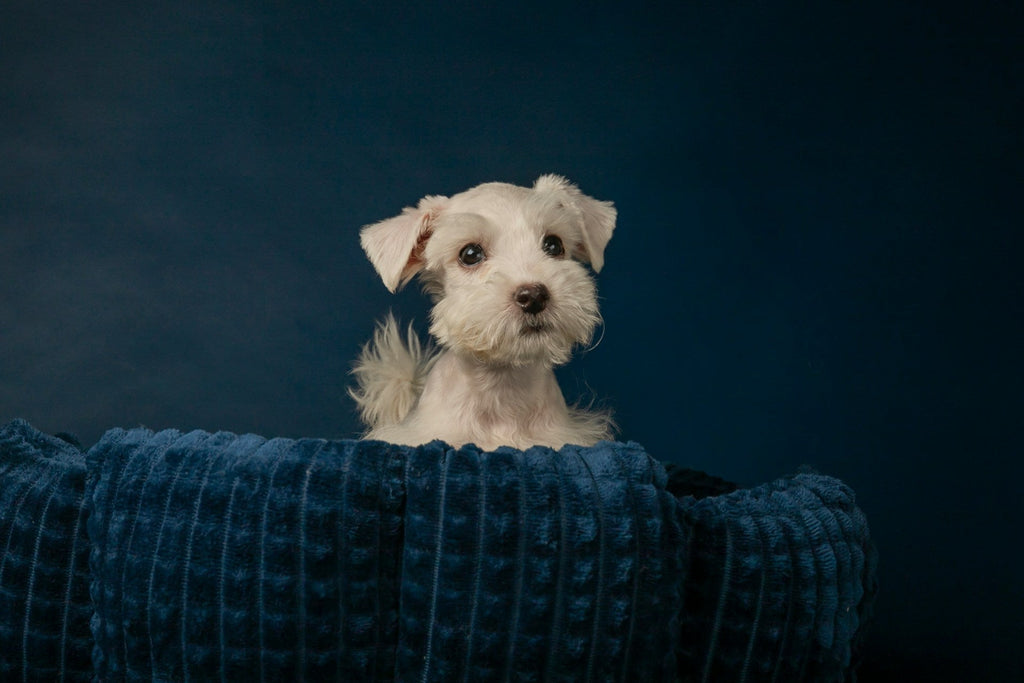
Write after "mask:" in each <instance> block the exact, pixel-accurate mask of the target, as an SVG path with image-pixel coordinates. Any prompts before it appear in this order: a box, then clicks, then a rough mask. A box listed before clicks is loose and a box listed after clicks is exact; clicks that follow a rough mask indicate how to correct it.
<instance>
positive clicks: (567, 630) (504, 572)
mask: <svg viewBox="0 0 1024 683" xmlns="http://www.w3.org/2000/svg"><path fill="white" fill-rule="evenodd" d="M664 484H665V474H664V470H663V469H662V468H661V466H660V465H659V464H658V463H656V462H655V461H654V460H652V459H651V458H650V456H648V455H647V454H646V453H645V452H644V451H643V450H642V449H641V448H640V447H639V446H637V445H636V444H621V443H601V444H598V445H597V446H595V447H593V448H576V447H566V448H563V449H562V450H561V451H560V452H555V451H552V450H550V449H546V448H533V449H530V450H528V451H525V452H521V451H514V450H510V449H499V450H498V451H497V452H494V453H480V452H479V451H477V450H476V449H475V448H472V447H469V448H464V449H462V450H450V449H446V448H444V447H443V446H441V445H439V444H434V445H433V446H431V447H429V448H425V449H421V450H418V451H417V452H415V453H414V454H413V455H412V457H411V459H410V464H409V488H408V508H407V510H406V538H405V561H404V564H403V574H402V576H403V580H402V615H401V624H402V628H401V630H400V641H399V648H398V678H399V680H408V681H413V680H415V681H486V680H511V679H515V680H522V681H541V680H544V681H668V680H672V679H673V677H674V675H675V661H674V645H675V643H676V642H677V640H678V629H677V616H678V610H679V605H680V591H681V589H682V579H683V576H684V575H683V566H684V560H685V548H686V543H685V540H684V536H683V530H682V526H681V524H680V521H679V519H678V515H677V514H676V510H675V499H674V498H672V497H671V496H670V495H669V494H668V493H667V492H665V490H664Z"/></svg>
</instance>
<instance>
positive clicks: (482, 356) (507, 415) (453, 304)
mask: <svg viewBox="0 0 1024 683" xmlns="http://www.w3.org/2000/svg"><path fill="white" fill-rule="evenodd" d="M615 217H616V213H615V209H614V207H613V206H612V204H611V203H609V202H601V201H598V200H596V199H593V198H591V197H588V196H586V195H584V194H582V193H581V192H580V191H579V190H578V189H577V188H576V186H575V185H572V184H571V183H569V182H568V181H567V180H566V179H565V178H562V177H560V176H555V175H546V176H541V177H540V178H538V179H537V181H536V183H535V184H534V186H533V188H524V187H518V186H515V185H509V184H505V183H486V184H484V185H479V186H477V187H474V188H472V189H470V190H467V191H465V192H462V193H459V194H456V195H454V196H453V197H451V198H447V197H439V196H430V197H425V198H424V199H422V200H421V201H420V202H419V204H418V206H417V207H416V208H407V209H405V210H404V211H403V212H402V214H400V215H398V216H396V217H394V218H390V219H388V220H385V221H381V222H380V223H375V224H373V225H369V226H367V227H365V228H363V230H362V233H361V242H362V245H363V249H364V250H365V251H366V254H367V256H368V257H369V259H370V262H371V263H372V264H373V266H374V267H375V268H376V269H377V272H378V274H380V276H381V279H382V280H383V281H384V285H385V286H386V287H387V288H388V290H390V291H397V290H398V289H400V288H401V287H402V286H404V285H405V284H406V283H407V282H408V281H409V280H411V279H412V278H413V277H415V276H416V275H419V276H420V279H421V281H422V282H423V285H424V289H425V290H426V291H427V292H428V293H429V294H430V295H431V297H432V298H433V300H434V308H433V310H432V311H431V316H430V317H431V324H430V333H431V335H433V337H434V338H435V339H436V340H437V343H438V344H439V345H440V347H441V349H440V350H439V351H437V352H425V351H424V350H423V349H422V348H421V346H420V344H419V340H418V339H417V338H416V335H415V334H414V333H413V331H412V329H411V328H410V329H409V332H408V334H407V338H406V340H404V341H403V339H402V335H401V333H400V332H399V329H398V325H397V323H396V322H395V321H394V319H393V318H392V317H391V316H390V315H389V316H388V317H387V318H385V320H384V321H383V322H382V323H381V325H380V326H379V327H378V329H377V332H376V334H375V335H374V338H373V340H372V341H371V342H370V343H369V344H367V346H366V347H365V348H364V349H363V352H362V354H361V355H360V357H359V359H358V361H357V362H356V365H355V368H354V370H353V374H354V375H355V377H356V381H357V385H358V386H357V388H355V389H353V390H351V391H350V393H351V395H352V397H353V398H354V399H355V400H356V403H357V405H358V406H359V410H360V415H361V417H362V418H363V421H364V422H365V423H366V424H367V426H368V427H369V431H368V432H367V433H366V434H365V437H364V438H368V439H380V440H383V441H390V442H393V443H400V444H408V445H418V444H422V443H427V442H429V441H432V440H434V439H441V440H443V441H446V442H448V443H450V444H452V445H454V446H461V445H463V444H467V443H475V444H476V445H477V446H479V447H480V448H483V449H485V450H493V449H494V448H497V447H498V446H502V445H506V446H512V447H515V448H520V449H522V448H527V447H529V446H532V445H544V446H550V447H552V448H560V447H561V446H563V445H565V444H567V443H573V444H580V445H592V444H594V443H596V442H597V441H600V440H601V439H607V438H610V437H611V429H612V425H611V420H610V417H609V415H608V414H607V413H603V412H591V411H586V410H581V409H577V408H571V407H569V406H567V405H566V403H565V399H564V398H563V396H562V392H561V390H560V389H559V387H558V383H557V382H556V380H555V375H554V372H553V371H552V368H553V367H554V366H556V365H560V364H562V363H565V362H567V361H568V360H569V357H570V355H571V353H572V349H573V348H574V347H575V346H576V345H578V344H581V345H583V344H588V343H589V342H590V339H591V337H592V335H593V331H594V328H595V327H596V325H597V323H598V322H599V321H600V314H599V312H598V306H597V292H596V288H595V286H594V282H593V280H592V278H591V277H590V275H589V273H588V272H587V269H586V268H585V267H584V266H583V265H582V264H581V263H580V262H589V263H590V265H591V267H592V268H593V269H594V271H595V272H596V271H599V270H600V269H601V266H602V265H603V263H604V249H605V246H606V245H607V244H608V241H609V240H610V239H611V236H612V231H613V230H614V228H615ZM548 235H556V236H558V237H559V238H560V239H561V241H562V244H563V245H564V249H565V254H564V256H561V257H554V256H551V255H549V254H547V253H545V252H544V251H543V249H542V244H543V242H544V239H545V237H546V236H548ZM467 244H479V245H481V246H482V247H483V249H484V252H485V254H486V256H485V258H484V260H483V261H482V262H480V263H478V264H477V265H475V266H466V265H464V264H462V263H460V260H459V252H460V251H461V250H462V248H463V247H464V246H466V245H467ZM536 285H543V286H544V287H545V288H546V289H547V292H548V293H549V299H548V301H547V303H546V306H545V307H544V308H543V310H541V311H539V312H529V311H527V310H526V309H525V308H524V307H523V306H522V305H520V304H517V303H516V301H515V297H516V292H517V291H518V290H520V288H522V287H524V286H536Z"/></svg>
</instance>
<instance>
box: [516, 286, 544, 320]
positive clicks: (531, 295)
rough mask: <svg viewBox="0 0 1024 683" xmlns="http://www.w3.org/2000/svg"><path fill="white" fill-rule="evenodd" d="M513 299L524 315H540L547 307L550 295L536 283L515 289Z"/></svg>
mask: <svg viewBox="0 0 1024 683" xmlns="http://www.w3.org/2000/svg"><path fill="white" fill-rule="evenodd" d="M514 298H515V301H516V304H517V305H518V306H519V308H521V309H523V311H525V312H526V313H540V312H541V311H543V310H544V307H545V306H547V305H548V300H549V299H550V298H551V295H550V294H549V293H548V288H547V287H545V286H544V285H542V284H541V283H539V282H537V283H535V284H532V285H523V286H522V287H520V288H519V289H517V290H516V294H515V297H514Z"/></svg>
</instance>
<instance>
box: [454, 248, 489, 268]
mask: <svg viewBox="0 0 1024 683" xmlns="http://www.w3.org/2000/svg"><path fill="white" fill-rule="evenodd" d="M483 260H484V248H483V247H481V246H480V245H479V244H467V245H466V246H464V247H463V248H462V249H461V250H459V263H461V264H462V265H464V266H475V265H476V264H478V263H480V262H481V261H483Z"/></svg>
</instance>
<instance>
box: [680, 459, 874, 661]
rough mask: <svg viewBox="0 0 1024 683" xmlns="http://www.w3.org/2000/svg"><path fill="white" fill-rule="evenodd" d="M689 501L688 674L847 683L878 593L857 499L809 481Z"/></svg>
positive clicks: (836, 484)
mask: <svg viewBox="0 0 1024 683" xmlns="http://www.w3.org/2000/svg"><path fill="white" fill-rule="evenodd" d="M681 503H682V507H683V509H684V512H685V518H686V519H687V526H688V527H689V530H690V558H691V561H690V565H689V576H688V577H687V582H686V590H685V595H684V609H683V611H682V624H683V629H682V638H681V641H680V642H681V651H680V653H681V660H680V672H681V674H684V675H683V676H682V678H684V679H686V680H699V681H733V680H735V681H843V680H846V679H847V676H848V675H849V673H850V670H851V665H852V664H853V663H854V662H853V647H854V645H855V644H856V640H857V638H858V637H859V635H860V632H861V631H862V626H863V621H864V620H866V618H867V616H868V615H869V612H870V609H871V605H872V604H873V601H874V596H875V593H876V591H877V582H876V578H875V577H876V570H877V556H876V553H875V549H874V546H873V544H872V543H871V540H870V537H869V533H868V526H867V521H866V519H865V518H864V514H863V513H862V512H861V510H860V508H858V507H857V506H856V503H855V499H854V494H853V491H852V490H850V488H849V487H847V486H846V485H845V484H843V483H842V482H840V481H838V480H836V479H833V478H831V477H825V476H820V475H809V474H801V475H797V476H796V477H793V478H791V479H780V480H778V481H775V482H773V483H771V484H765V485H762V486H758V487H756V488H752V489H745V490H738V491H734V492H732V493H729V494H727V495H722V496H714V497H708V498H703V499H701V500H695V499H693V498H683V499H682V501H681Z"/></svg>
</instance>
